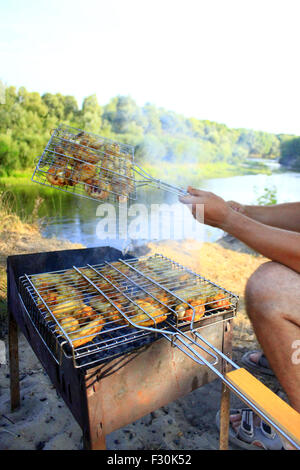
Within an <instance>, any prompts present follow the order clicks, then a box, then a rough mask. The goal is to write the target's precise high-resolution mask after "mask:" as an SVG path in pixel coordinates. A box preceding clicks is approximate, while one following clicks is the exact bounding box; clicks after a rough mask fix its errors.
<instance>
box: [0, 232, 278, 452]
mask: <svg viewBox="0 0 300 470" xmlns="http://www.w3.org/2000/svg"><path fill="white" fill-rule="evenodd" d="M71 247H72V248H74V245H72V244H70V243H68V242H62V241H57V240H55V239H53V240H45V239H43V238H42V237H40V236H39V235H37V234H28V233H27V234H23V235H22V236H21V237H20V236H18V235H17V234H15V236H13V235H12V234H11V235H10V236H9V235H8V234H7V235H4V234H2V236H1V237H0V267H1V264H2V269H3V267H4V262H5V259H6V256H7V254H12V253H15V254H17V253H24V252H27V253H28V252H39V251H50V250H56V249H67V248H71ZM75 247H76V246H75ZM77 247H79V246H77ZM230 248H234V247H232V246H230ZM148 251H149V252H160V253H162V254H165V255H167V256H169V257H170V258H173V259H175V260H177V261H178V262H181V263H182V264H184V265H186V266H189V267H191V268H192V269H194V270H196V271H197V272H199V273H201V274H202V275H204V276H205V277H207V278H209V279H211V280H213V281H215V282H216V283H219V284H220V285H222V286H223V287H225V288H228V289H229V290H231V291H233V292H235V293H237V294H239V295H240V296H241V308H240V313H239V315H238V317H237V318H236V321H235V325H236V326H235V339H234V359H235V360H236V361H237V362H239V360H240V357H241V355H242V353H243V352H245V351H246V350H247V349H249V348H251V349H254V348H256V347H257V343H256V340H255V336H254V334H253V331H252V329H251V326H250V324H249V321H248V319H247V318H246V315H245V313H244V306H243V290H244V286H245V282H246V279H247V277H249V276H250V275H251V273H252V272H253V271H254V270H255V269H256V268H257V267H258V266H259V265H260V264H261V263H262V262H264V261H266V260H265V259H264V258H262V257H256V256H253V255H251V254H249V253H241V252H238V251H233V250H232V249H228V248H227V247H226V248H224V246H218V245H216V244H204V245H199V244H197V243H196V242H194V241H185V242H183V243H182V242H181V243H179V242H171V243H170V242H165V243H159V244H154V243H153V244H149V245H148ZM3 283H4V281H3V278H2V294H3V290H4V289H5V286H4V284H3ZM0 288H1V286H0ZM0 294H1V292H0ZM5 330H6V328H5V327H4V328H3V329H2V333H3V332H4V333H5ZM3 340H4V341H5V343H7V338H6V335H5V334H4V336H3ZM19 345H20V380H21V382H20V386H21V407H20V408H19V409H18V410H16V411H14V412H11V411H10V394H9V369H8V365H7V364H2V365H1V366H0V449H1V450H5V449H14V450H19V449H27V450H34V449H45V450H54V449H55V450H72V449H74V450H75V449H82V448H83V443H82V434H81V429H80V428H79V426H78V424H77V423H76V421H75V419H74V418H73V416H72V415H71V413H70V411H69V410H68V408H67V407H66V406H65V404H64V402H63V400H62V399H61V398H60V397H59V396H58V395H57V393H56V390H55V389H54V387H53V386H52V384H51V382H50V380H49V379H48V376H47V375H46V374H45V373H44V371H43V369H42V367H41V365H40V363H39V361H38V360H37V358H36V357H35V355H34V354H33V352H32V350H31V348H30V346H29V345H28V343H27V341H26V340H25V338H24V336H23V335H22V334H20V338H19ZM262 380H263V381H264V382H265V383H266V384H267V385H268V386H270V387H271V388H272V389H273V390H274V391H277V390H279V386H278V383H277V381H276V380H275V379H264V378H262ZM220 390H221V383H220V381H219V380H215V381H214V382H212V383H210V384H208V385H206V386H204V387H202V388H200V389H198V390H195V391H194V392H192V393H190V394H189V395H187V396H185V397H183V398H181V399H180V400H177V401H175V402H173V403H170V404H169V405H168V406H165V407H163V408H161V409H158V410H156V411H155V412H153V413H151V414H150V415H147V416H145V417H143V418H142V419H140V420H138V421H136V422H135V423H132V424H130V425H128V426H126V427H124V428H122V429H120V430H118V431H116V432H114V433H112V434H110V435H108V436H107V448H108V449H111V450H117V449H128V450H133V449H150V450H156V449H169V450H170V449H175V450H180V449H187V450H188V449H217V448H218V430H217V428H216V425H215V415H216V413H217V411H218V409H219V404H220ZM239 404H240V402H239V401H238V400H237V399H236V398H235V397H232V405H233V406H234V407H237V406H238V405H239ZM231 448H232V449H234V447H231Z"/></svg>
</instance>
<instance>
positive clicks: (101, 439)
mask: <svg viewBox="0 0 300 470" xmlns="http://www.w3.org/2000/svg"><path fill="white" fill-rule="evenodd" d="M99 431H100V432H99ZM83 447H84V449H85V450H106V441H105V434H104V432H101V430H99V429H97V426H96V425H95V426H94V427H92V425H91V426H90V430H89V432H87V433H83Z"/></svg>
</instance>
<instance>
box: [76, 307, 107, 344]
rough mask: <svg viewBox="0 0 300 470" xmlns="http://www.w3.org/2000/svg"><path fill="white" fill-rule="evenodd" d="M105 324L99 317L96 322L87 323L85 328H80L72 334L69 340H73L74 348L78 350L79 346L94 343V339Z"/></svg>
mask: <svg viewBox="0 0 300 470" xmlns="http://www.w3.org/2000/svg"><path fill="white" fill-rule="evenodd" d="M104 324H105V320H104V318H103V317H102V316H101V315H99V316H98V318H96V320H93V321H91V322H89V323H87V324H86V325H85V326H82V327H81V328H78V330H76V331H75V332H74V333H71V334H70V335H69V338H70V339H71V341H72V345H73V346H74V348H78V347H79V346H83V345H84V344H86V343H89V342H90V341H92V339H94V338H95V337H96V336H97V335H98V334H99V333H100V331H101V330H102V328H103V326H104Z"/></svg>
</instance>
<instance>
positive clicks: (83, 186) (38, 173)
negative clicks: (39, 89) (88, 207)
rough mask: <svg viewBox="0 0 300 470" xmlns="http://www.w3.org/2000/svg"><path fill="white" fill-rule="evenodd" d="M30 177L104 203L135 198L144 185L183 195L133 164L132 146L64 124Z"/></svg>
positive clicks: (54, 135)
mask: <svg viewBox="0 0 300 470" xmlns="http://www.w3.org/2000/svg"><path fill="white" fill-rule="evenodd" d="M31 179H32V181H34V182H36V183H39V184H42V185H45V186H50V187H53V188H56V189H60V190H61V191H65V192H68V193H71V194H74V195H77V196H81V197H84V198H88V199H92V200H97V201H106V202H125V201H127V200H128V199H132V200H135V199H136V198H137V194H136V192H137V189H138V188H140V187H144V186H150V187H155V188H160V189H163V190H165V191H168V192H172V193H174V194H177V195H183V194H186V192H185V191H184V190H183V189H181V188H178V187H177V186H174V185H171V184H168V183H165V182H163V181H161V180H159V179H157V178H153V177H152V176H151V175H149V174H148V173H147V172H146V171H144V170H143V169H142V168H140V167H139V166H138V165H136V163H135V161H134V147H133V146H131V145H127V144H122V143H120V142H116V141H113V140H110V139H107V138H104V137H100V136H98V135H96V134H93V133H91V132H86V131H83V130H81V129H76V128H73V127H70V126H66V125H63V124H61V125H60V126H59V127H58V128H56V129H54V130H53V131H52V135H51V138H50V140H49V142H48V144H47V146H46V147H45V149H44V151H43V154H42V156H41V157H40V158H39V159H38V161H37V165H36V168H35V170H34V173H33V175H32V178H31Z"/></svg>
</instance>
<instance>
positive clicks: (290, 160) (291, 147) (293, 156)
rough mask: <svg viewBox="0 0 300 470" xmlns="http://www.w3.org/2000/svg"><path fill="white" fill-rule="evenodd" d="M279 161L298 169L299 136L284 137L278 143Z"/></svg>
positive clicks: (299, 156)
mask: <svg viewBox="0 0 300 470" xmlns="http://www.w3.org/2000/svg"><path fill="white" fill-rule="evenodd" d="M280 154H281V157H280V160H279V161H280V163H281V164H282V165H286V166H289V167H290V168H292V169H297V170H299V169H300V137H291V136H289V137H286V138H282V139H281V143H280Z"/></svg>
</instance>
